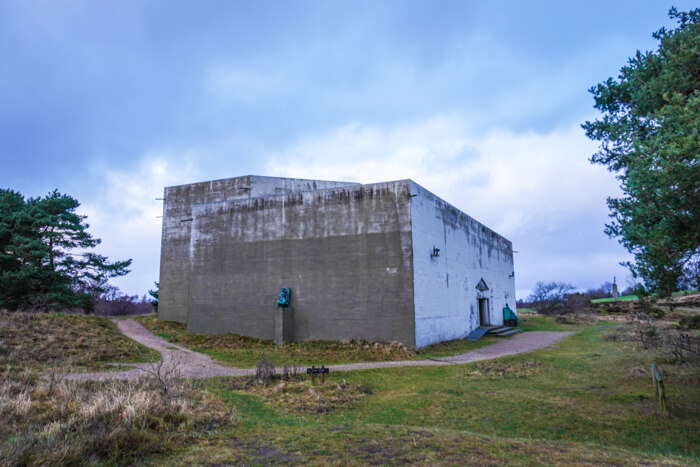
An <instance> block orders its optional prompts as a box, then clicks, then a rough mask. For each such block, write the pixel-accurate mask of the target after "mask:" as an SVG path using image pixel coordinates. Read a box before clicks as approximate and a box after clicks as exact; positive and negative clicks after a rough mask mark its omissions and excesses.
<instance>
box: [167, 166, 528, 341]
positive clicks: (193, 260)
mask: <svg viewBox="0 0 700 467" xmlns="http://www.w3.org/2000/svg"><path fill="white" fill-rule="evenodd" d="M282 287H290V288H291V291H292V292H291V306H290V307H289V308H288V309H285V310H284V311H282V310H278V309H277V297H278V293H279V291H280V288H282ZM506 303H507V304H508V305H509V306H510V307H511V308H513V309H515V279H514V269H513V248H512V244H511V242H510V241H508V240H506V239H505V238H503V237H501V236H500V235H498V234H497V233H495V232H494V231H492V230H490V229H489V228H487V227H486V226H484V225H483V224H480V223H479V222H477V221H476V220H474V219H472V218H471V217H469V216H468V215H466V214H464V213H463V212H461V211H459V210H458V209H456V208H455V207H453V206H451V205H450V204H448V203H446V202H445V201H443V200H442V199H440V198H438V197H437V196H435V195H434V194H432V193H430V192H429V191H428V190H426V189H425V188H423V187H421V186H420V185H418V184H417V183H415V182H413V181H412V180H399V181H393V182H386V183H373V184H368V185H361V184H357V183H347V182H331V181H320V180H299V179H287V178H273V177H259V176H245V177H237V178H230V179H225V180H216V181H211V182H204V183H194V184H190V185H181V186H175V187H168V188H166V189H165V201H164V215H163V237H162V252H161V265H160V298H159V307H158V317H159V318H160V319H164V320H171V321H179V322H182V323H186V324H187V328H188V330H189V331H192V332H199V333H223V332H233V333H237V334H242V335H246V336H252V337H259V338H264V339H272V338H273V337H275V332H276V331H275V329H276V326H277V330H278V331H279V326H280V322H279V320H278V318H276V317H279V316H282V315H283V316H284V318H283V319H284V324H283V327H284V329H283V331H282V332H283V334H284V338H285V340H286V341H297V342H298V341H305V340H309V339H332V340H343V339H355V338H359V339H367V340H376V341H399V342H402V343H404V344H407V345H410V346H415V347H422V346H425V345H429V344H432V343H435V342H439V341H442V340H449V339H455V338H461V337H465V336H466V335H467V334H468V333H469V332H470V331H472V330H473V329H475V328H477V327H479V326H480V325H487V324H490V325H499V324H502V323H503V307H504V306H505V305H506Z"/></svg>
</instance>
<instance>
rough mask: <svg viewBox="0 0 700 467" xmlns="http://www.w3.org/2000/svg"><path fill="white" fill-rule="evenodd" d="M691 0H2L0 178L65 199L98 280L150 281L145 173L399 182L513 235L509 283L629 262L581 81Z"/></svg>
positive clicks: (595, 281)
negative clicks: (119, 271) (114, 263)
mask: <svg viewBox="0 0 700 467" xmlns="http://www.w3.org/2000/svg"><path fill="white" fill-rule="evenodd" d="M672 4H675V5H676V6H677V7H678V8H679V9H681V10H688V9H690V8H692V7H693V2H689V1H676V2H673V3H671V2H667V1H664V0H649V1H644V0H634V1H610V0H606V1H593V0H589V1H586V2H567V1H533V0H530V1H527V2H525V1H490V2H476V1H468V0H463V1H456V2H448V1H437V2H436V1H424V2H415V1H376V0H373V1H357V0H354V1H351V2H336V1H320V0H319V1H315V2H292V1H277V2H263V1H261V2H243V1H240V2H234V1H223V0H222V1H196V2H195V1H174V0H167V1H158V0H148V1H127V2H125V1H62V0H49V1H32V0H3V1H0V163H1V165H0V187H2V188H12V189H15V190H18V191H20V192H22V193H23V194H25V195H26V196H41V195H45V194H47V193H48V192H49V191H52V190H54V189H58V190H59V191H61V192H63V193H67V194H70V195H72V196H74V197H76V198H77V199H78V200H80V201H81V202H82V206H81V208H80V212H81V213H83V214H87V215H88V223H89V224H90V225H91V229H90V230H91V232H92V233H93V234H94V235H95V236H96V237H99V238H102V240H103V244H102V245H101V246H100V247H99V250H98V251H100V252H101V253H103V254H106V255H108V256H109V257H110V258H112V259H126V258H133V266H132V272H131V274H129V275H128V276H126V277H124V278H120V279H117V280H115V281H114V283H115V285H117V286H119V287H120V288H121V289H122V290H123V291H124V292H128V293H130V294H143V293H144V292H146V290H147V289H148V288H150V287H152V285H153V281H156V280H158V274H159V272H158V271H159V260H160V229H161V219H160V218H158V217H157V216H160V215H161V214H162V202H161V201H156V199H155V198H160V197H162V195H163V188H164V187H165V186H170V185H178V184H184V183H192V182H196V181H203V180H210V179H218V178H228V177H234V176H239V175H248V174H254V175H271V176H285V177H296V178H317V179H329V180H346V181H356V182H362V183H370V182H378V181H386V180H396V179H403V178H411V179H413V180H415V181H416V182H417V183H419V184H421V185H423V186H424V187H426V188H427V189H429V190H431V191H433V192H434V193H436V194H437V195H439V196H441V197H442V198H444V199H445V200H446V201H448V202H450V203H452V204H453V205H455V206H456V207H458V208H460V209H462V210H463V211H465V212H466V213H467V214H469V215H471V216H473V217H474V218H476V219H477V220H479V221H481V222H483V223H484V224H486V225H488V226H489V227H491V228H493V229H494V230H496V231H497V232H499V233H500V234H502V235H504V236H506V237H507V238H508V239H510V240H511V241H512V242H513V246H514V249H515V250H517V252H518V253H516V255H515V270H516V276H515V277H516V287H517V290H518V295H519V297H521V298H522V297H525V296H526V295H527V293H528V292H529V291H530V289H532V287H533V285H534V283H535V282H536V281H538V280H546V281H550V280H557V281H566V282H570V283H572V284H573V285H574V286H576V287H578V288H580V289H587V288H589V287H595V286H598V285H600V284H601V283H602V282H604V281H606V280H612V278H613V276H614V275H616V276H617V278H618V282H619V283H620V284H621V285H622V286H623V287H625V286H626V285H627V279H626V278H627V276H628V274H627V272H626V270H625V269H624V268H623V267H621V266H619V264H618V263H619V262H620V261H624V260H627V259H629V256H628V255H627V253H626V252H625V250H624V249H623V248H622V247H621V246H620V245H618V243H617V242H616V241H615V240H611V239H608V238H607V237H606V236H605V234H604V233H603V229H604V224H605V223H606V222H607V221H608V217H607V207H606V205H605V199H606V198H607V197H608V196H617V195H618V194H619V188H618V182H617V181H616V180H615V177H614V175H613V174H610V173H609V172H607V171H606V170H605V168H604V167H600V166H593V165H591V164H590V163H589V162H588V158H589V157H590V156H591V154H592V153H593V152H595V149H596V144H595V143H594V142H591V141H589V140H587V138H586V137H585V135H584V133H583V130H582V129H581V128H580V124H581V123H583V122H584V121H586V120H591V119H594V118H596V117H597V113H596V111H595V110H594V109H593V99H592V96H591V95H590V94H589V92H588V89H589V88H590V87H591V86H592V85H594V84H596V83H598V82H601V81H603V80H605V79H607V78H608V77H610V76H617V72H618V70H619V69H620V67H621V66H622V65H624V64H625V62H626V60H627V58H628V57H630V56H632V55H633V54H634V53H635V51H636V50H637V49H641V50H654V49H656V46H657V43H656V41H655V40H654V39H653V38H652V37H651V34H652V32H653V31H655V30H657V29H659V28H660V27H661V26H667V27H669V26H673V23H672V22H671V21H670V20H669V19H668V16H667V11H668V9H669V8H670V6H671V5H672Z"/></svg>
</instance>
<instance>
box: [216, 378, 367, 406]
mask: <svg viewBox="0 0 700 467" xmlns="http://www.w3.org/2000/svg"><path fill="white" fill-rule="evenodd" d="M229 389H230V390H233V391H241V392H246V393H250V394H255V395H257V396H259V397H260V398H261V399H262V400H263V401H264V402H265V403H267V404H269V405H270V406H272V407H274V408H276V409H281V410H282V411H284V412H291V413H309V414H319V413H324V412H333V411H335V410H337V409H348V408H351V407H352V406H354V405H356V404H357V403H358V402H359V401H360V400H362V399H363V398H364V397H365V396H367V394H370V393H371V392H372V391H371V388H370V387H369V386H366V385H357V384H352V383H348V382H347V381H345V380H341V381H326V382H325V383H323V384H322V383H320V378H319V381H318V383H316V384H314V383H313V382H312V381H309V380H304V379H301V378H292V379H289V380H286V381H284V380H283V381H281V380H276V381H275V382H273V383H272V384H269V385H267V386H264V385H261V384H256V383H255V382H254V381H251V380H246V379H243V378H236V379H232V380H231V382H230V386H229Z"/></svg>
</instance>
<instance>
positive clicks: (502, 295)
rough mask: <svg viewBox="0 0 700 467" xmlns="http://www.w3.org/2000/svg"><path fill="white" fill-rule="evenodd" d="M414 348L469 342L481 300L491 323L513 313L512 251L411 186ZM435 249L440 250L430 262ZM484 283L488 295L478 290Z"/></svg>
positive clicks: (491, 234) (503, 241) (502, 240)
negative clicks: (507, 310) (505, 309)
mask: <svg viewBox="0 0 700 467" xmlns="http://www.w3.org/2000/svg"><path fill="white" fill-rule="evenodd" d="M411 194H412V195H416V196H414V197H412V198H411V224H412V235H413V237H412V238H413V271H414V290H415V292H414V293H415V310H416V311H415V320H416V346H417V347H423V346H425V345H429V344H432V343H435V342H439V341H443V340H449V339H456V338H462V337H465V336H466V335H467V334H468V333H469V332H470V331H471V330H473V329H475V328H477V327H479V325H480V323H479V309H478V296H479V295H480V294H481V295H482V296H483V297H484V298H488V299H489V312H490V313H489V314H490V324H492V325H497V324H503V307H504V306H505V304H506V303H508V304H509V305H510V307H511V308H513V309H515V280H514V278H513V277H512V276H511V274H512V273H513V247H512V244H511V242H510V241H508V240H506V239H505V238H503V237H501V236H500V235H498V234H496V233H495V232H493V231H492V230H490V229H488V228H487V227H485V226H484V225H482V224H480V223H479V222H477V221H476V220H474V219H472V218H471V217H469V216H467V215H466V214H464V213H463V212H461V211H459V210H458V209H456V208H455V207H453V206H451V205H450V204H448V203H446V202H445V201H443V200H442V199H440V198H438V197H437V196H435V195H433V194H432V193H430V192H429V191H427V190H426V189H424V188H423V187H421V186H420V185H418V184H416V183H414V182H411ZM434 247H437V248H439V249H440V253H439V256H438V257H435V258H432V257H431V252H432V250H433V248H434ZM482 278H483V279H484V281H485V282H486V284H487V285H488V287H489V290H488V291H485V292H482V293H480V291H479V290H477V289H476V285H477V284H478V283H479V281H480V280H481V279H482Z"/></svg>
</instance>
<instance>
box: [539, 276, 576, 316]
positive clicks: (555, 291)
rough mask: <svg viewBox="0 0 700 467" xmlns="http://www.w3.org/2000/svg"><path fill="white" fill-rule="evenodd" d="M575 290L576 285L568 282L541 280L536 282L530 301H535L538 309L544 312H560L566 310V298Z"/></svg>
mask: <svg viewBox="0 0 700 467" xmlns="http://www.w3.org/2000/svg"><path fill="white" fill-rule="evenodd" d="M574 290H575V288H574V286H573V285H571V284H568V283H566V282H542V281H539V282H537V283H536V284H535V288H534V289H533V290H532V293H531V294H530V296H529V297H528V301H530V302H531V303H534V304H535V307H536V308H537V311H538V312H540V313H542V314H555V313H560V312H563V311H564V310H563V302H564V298H565V297H566V296H567V295H569V294H570V293H571V292H573V291H574Z"/></svg>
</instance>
